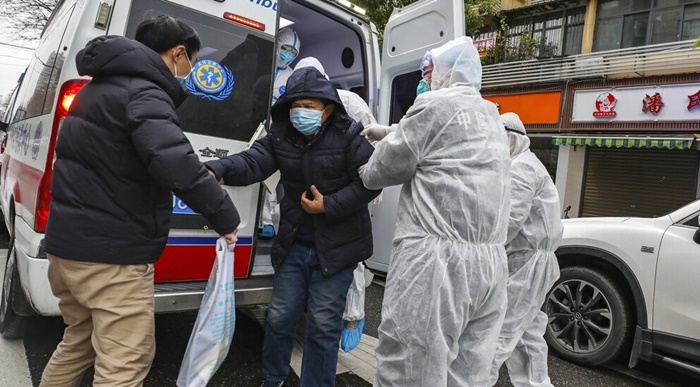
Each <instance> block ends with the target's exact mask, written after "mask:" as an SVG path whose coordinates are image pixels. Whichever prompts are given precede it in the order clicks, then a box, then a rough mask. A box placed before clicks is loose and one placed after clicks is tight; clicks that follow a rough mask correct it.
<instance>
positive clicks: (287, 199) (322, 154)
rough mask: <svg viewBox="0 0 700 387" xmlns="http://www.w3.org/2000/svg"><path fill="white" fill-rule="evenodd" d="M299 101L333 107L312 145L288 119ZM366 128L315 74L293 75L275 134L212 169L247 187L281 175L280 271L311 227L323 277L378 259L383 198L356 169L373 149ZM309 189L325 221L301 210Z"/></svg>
mask: <svg viewBox="0 0 700 387" xmlns="http://www.w3.org/2000/svg"><path fill="white" fill-rule="evenodd" d="M299 98H318V99H322V100H326V101H330V102H332V103H333V104H335V111H334V113H333V114H331V115H330V117H329V118H328V119H327V120H326V122H325V123H324V124H323V125H322V127H321V129H320V132H319V134H318V135H316V137H314V138H313V139H312V140H310V141H307V140H306V139H305V138H304V137H303V136H302V135H301V134H300V133H299V132H298V131H297V130H296V129H294V127H293V126H292V124H291V122H290V119H289V109H290V106H291V104H292V102H293V101H295V100H297V99H299ZM361 131H362V124H360V123H357V122H355V121H353V120H351V119H350V118H349V117H348V115H347V113H346V111H345V108H344V107H343V104H342V102H341V101H340V98H339V97H338V93H337V92H336V90H335V88H334V87H333V85H332V84H331V83H330V82H329V81H328V80H327V79H326V78H325V77H324V76H323V75H322V74H321V73H320V72H319V71H318V70H316V69H315V68H310V67H309V68H303V69H300V70H297V71H295V72H294V73H293V74H292V76H291V77H290V78H289V81H288V82H287V92H286V93H285V94H284V95H283V96H282V97H280V99H279V100H278V101H277V103H275V105H274V106H273V107H272V126H271V128H270V133H269V134H268V135H267V136H265V137H263V138H262V139H260V140H257V141H256V142H255V143H254V144H253V146H252V147H251V148H250V149H248V150H246V151H244V152H241V153H239V154H236V155H232V156H229V157H227V158H224V159H221V160H216V161H210V162H208V163H207V164H206V165H207V167H209V168H210V169H211V170H212V171H214V172H215V173H216V176H217V177H223V178H224V181H225V183H226V184H230V185H239V186H241V185H249V184H253V183H256V182H260V181H263V180H265V179H267V178H268V177H269V176H270V175H272V174H273V173H274V172H275V171H277V170H279V171H280V174H281V183H282V186H283V187H284V198H283V199H282V201H281V203H280V209H281V210H280V212H281V214H280V218H281V219H280V226H279V232H278V233H277V236H276V237H275V239H274V241H273V245H272V251H271V257H272V263H273V265H274V266H278V265H280V264H281V263H282V262H283V261H284V259H285V257H286V256H287V254H288V252H289V249H290V247H291V245H292V243H294V241H295V240H297V233H298V231H299V229H300V227H307V226H308V225H309V224H311V226H312V231H311V232H312V233H313V243H314V244H315V246H316V249H317V251H318V256H319V262H320V265H321V271H322V273H323V274H324V275H331V274H333V273H335V272H337V271H338V270H341V269H344V268H347V267H349V266H351V265H355V264H357V262H360V261H362V260H365V259H367V258H369V257H370V256H371V255H372V251H373V245H372V225H371V222H370V218H369V211H368V210H367V204H368V203H369V202H370V201H372V199H374V198H375V197H376V196H377V195H378V194H379V191H372V190H368V189H366V188H365V187H364V186H363V185H362V182H361V181H360V178H359V175H358V172H357V171H358V168H359V167H360V166H361V165H363V164H365V163H366V162H367V160H368V159H369V157H370V156H371V155H372V152H373V148H372V146H371V145H370V144H369V142H367V140H365V139H364V138H362V137H360V136H359V133H360V132H361ZM311 185H315V186H316V188H318V190H319V191H320V192H321V194H323V195H324V198H323V203H324V206H325V209H326V212H325V213H324V214H320V215H311V214H308V213H307V212H305V211H304V209H303V208H302V207H301V195H302V193H303V192H304V191H307V193H308V192H310V187H311Z"/></svg>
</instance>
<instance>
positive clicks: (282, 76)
mask: <svg viewBox="0 0 700 387" xmlns="http://www.w3.org/2000/svg"><path fill="white" fill-rule="evenodd" d="M285 45H286V46H289V47H292V48H293V49H294V50H296V52H297V54H296V55H294V57H291V60H289V58H287V59H285V58H283V56H284V54H282V46H285ZM300 49H301V41H300V40H299V36H297V33H296V32H295V31H294V30H292V29H291V28H285V29H283V30H281V31H280V32H279V35H278V37H277V57H276V58H275V59H276V64H277V67H276V68H275V82H274V86H273V89H272V103H273V104H274V103H275V102H277V99H278V98H279V97H280V96H281V95H282V94H284V92H285V91H286V88H287V79H289V76H290V75H292V71H293V70H292V67H291V66H290V65H291V64H292V62H293V61H294V59H296V57H297V56H298V55H299V50H300Z"/></svg>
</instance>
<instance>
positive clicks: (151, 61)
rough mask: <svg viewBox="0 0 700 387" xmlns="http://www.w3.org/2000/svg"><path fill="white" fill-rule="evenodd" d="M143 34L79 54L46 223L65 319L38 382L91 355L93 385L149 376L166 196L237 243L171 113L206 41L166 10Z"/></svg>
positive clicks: (221, 199)
mask: <svg viewBox="0 0 700 387" xmlns="http://www.w3.org/2000/svg"><path fill="white" fill-rule="evenodd" d="M136 40H137V41H134V40H130V39H127V38H124V37H118V36H102V37H99V38H97V39H94V40H92V41H91V42H89V43H88V45H87V46H86V47H85V48H84V49H83V50H81V51H80V52H79V53H78V55H77V57H76V62H77V66H78V71H79V73H80V74H82V75H91V76H92V77H93V79H92V81H91V82H90V83H88V84H87V85H85V87H83V89H82V90H81V91H80V92H79V93H78V95H77V96H76V98H75V100H74V101H73V104H72V107H71V110H70V113H69V115H68V117H67V118H66V119H65V121H64V122H63V124H62V127H61V132H60V136H59V137H58V142H57V145H56V162H55V164H54V175H53V183H52V190H51V192H52V195H53V198H54V200H53V202H52V203H51V211H50V214H51V215H50V216H49V220H48V226H47V230H46V252H47V253H48V258H49V282H50V284H51V290H52V291H53V293H54V294H55V295H56V297H58V298H59V300H60V303H59V306H60V309H61V314H62V315H63V319H64V321H65V323H66V325H68V327H67V328H66V330H65V333H64V336H63V341H62V342H61V343H60V344H59V346H58V348H57V349H56V351H55V352H54V354H53V356H52V357H51V360H50V361H49V364H48V365H47V366H46V369H45V370H44V374H43V376H42V381H41V386H69V385H74V384H76V382H77V381H79V380H80V378H81V376H82V373H83V372H84V371H85V369H87V368H88V367H89V366H91V365H92V364H93V363H94V365H95V385H98V384H109V385H111V386H117V385H119V386H122V385H123V386H127V385H128V386H138V385H141V384H142V381H143V379H144V378H145V376H146V374H147V373H148V370H149V368H150V365H151V362H152V360H153V356H154V354H155V341H154V298H153V263H154V262H155V261H156V260H158V258H159V256H160V254H161V252H162V250H163V248H164V247H165V244H166V240H167V237H168V232H169V229H170V215H171V211H172V194H171V192H174V193H175V194H177V195H178V196H179V197H180V198H181V199H182V200H184V201H185V203H186V204H187V205H188V206H190V207H191V208H193V209H194V210H195V211H197V212H199V213H201V214H202V215H204V216H205V217H206V218H207V219H208V220H209V222H210V223H211V224H212V225H213V227H214V229H215V230H216V231H217V232H218V233H219V234H221V235H225V236H226V239H227V241H228V242H229V243H233V242H235V240H236V236H235V233H236V229H237V227H238V223H239V222H240V219H239V216H238V212H237V211H236V208H235V207H234V206H233V203H232V202H231V200H230V199H229V197H228V195H227V194H226V193H225V192H224V191H223V190H222V189H221V187H220V186H219V185H218V184H217V182H216V180H215V179H213V178H212V177H211V176H210V175H209V174H208V173H207V170H206V168H205V167H204V166H203V165H202V164H201V163H200V162H199V160H198V158H197V156H196V155H195V154H194V151H193V150H192V146H191V145H190V143H189V141H188V140H187V138H186V137H185V135H184V133H183V132H182V130H181V129H180V126H179V123H178V118H177V114H176V112H175V109H176V107H177V106H178V105H179V104H180V103H181V102H182V101H183V99H184V98H185V96H186V94H185V92H184V90H183V89H182V87H181V85H180V84H179V83H178V81H177V79H176V78H175V77H184V76H186V75H187V74H188V72H189V71H191V68H192V65H191V61H192V62H193V61H194V60H195V59H196V56H197V53H198V51H199V49H200V47H201V42H200V40H199V37H198V36H197V34H196V32H195V31H194V30H193V29H192V28H191V27H189V26H187V25H186V24H184V23H182V22H180V21H178V20H176V19H173V18H170V17H165V16H161V17H158V18H155V19H151V20H147V21H145V22H143V23H142V24H141V25H140V26H139V27H138V29H137V31H136ZM173 75H175V77H174V76H173Z"/></svg>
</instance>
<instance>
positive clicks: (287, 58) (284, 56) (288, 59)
mask: <svg viewBox="0 0 700 387" xmlns="http://www.w3.org/2000/svg"><path fill="white" fill-rule="evenodd" d="M294 58H295V56H294V54H292V53H291V52H289V51H287V50H280V59H281V60H282V63H284V64H287V65H288V64H290V63H292V61H293V60H294Z"/></svg>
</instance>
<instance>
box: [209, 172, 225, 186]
mask: <svg viewBox="0 0 700 387" xmlns="http://www.w3.org/2000/svg"><path fill="white" fill-rule="evenodd" d="M207 172H209V174H210V175H212V176H214V178H215V179H216V173H214V171H212V170H211V169H207ZM219 185H224V179H223V178H221V179H219Z"/></svg>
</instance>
